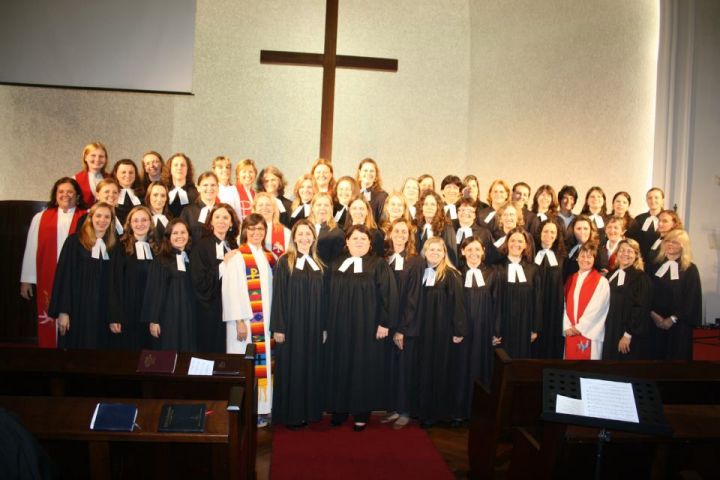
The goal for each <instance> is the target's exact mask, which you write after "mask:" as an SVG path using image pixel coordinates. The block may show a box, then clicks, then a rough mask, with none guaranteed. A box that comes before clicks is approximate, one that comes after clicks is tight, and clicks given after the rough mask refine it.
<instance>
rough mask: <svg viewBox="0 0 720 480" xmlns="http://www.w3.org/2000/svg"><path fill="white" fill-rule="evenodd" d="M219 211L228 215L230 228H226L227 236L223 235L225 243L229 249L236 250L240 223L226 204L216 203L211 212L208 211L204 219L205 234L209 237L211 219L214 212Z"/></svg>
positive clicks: (233, 210) (231, 208) (211, 229)
mask: <svg viewBox="0 0 720 480" xmlns="http://www.w3.org/2000/svg"><path fill="white" fill-rule="evenodd" d="M220 209H222V210H225V211H226V212H228V214H229V215H230V228H228V231H227V234H226V235H225V241H226V242H227V243H228V245H229V246H230V248H231V249H232V248H237V246H238V244H237V237H238V234H239V233H240V221H239V220H238V217H237V213H235V209H234V208H233V207H231V206H230V205H228V204H227V203H222V202H221V203H216V204H215V206H214V207H213V208H212V210H210V213H209V214H208V216H207V218H205V234H206V235H210V234H211V233H212V231H213V228H212V225H211V224H212V218H213V215H214V214H215V212H217V211H218V210H220Z"/></svg>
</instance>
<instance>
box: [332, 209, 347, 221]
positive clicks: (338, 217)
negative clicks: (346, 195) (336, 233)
mask: <svg viewBox="0 0 720 480" xmlns="http://www.w3.org/2000/svg"><path fill="white" fill-rule="evenodd" d="M345 210H346V208H345V207H342V208H341V209H340V210H338V211H337V213H336V214H335V223H337V222H339V221H340V219H341V218H342V215H343V213H345Z"/></svg>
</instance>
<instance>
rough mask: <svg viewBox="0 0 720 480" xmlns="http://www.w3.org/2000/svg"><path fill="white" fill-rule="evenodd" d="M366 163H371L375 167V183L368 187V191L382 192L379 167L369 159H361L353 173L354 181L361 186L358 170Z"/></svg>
mask: <svg viewBox="0 0 720 480" xmlns="http://www.w3.org/2000/svg"><path fill="white" fill-rule="evenodd" d="M366 163H372V164H373V166H375V183H373V184H372V187H370V189H371V190H382V177H381V176H380V167H379V166H378V164H377V162H376V161H375V160H373V159H372V158H370V157H367V158H363V159H362V160H360V163H358V167H357V171H356V172H355V181H356V182H357V183H358V185H361V183H360V170H361V169H362V167H363V165H365V164H366Z"/></svg>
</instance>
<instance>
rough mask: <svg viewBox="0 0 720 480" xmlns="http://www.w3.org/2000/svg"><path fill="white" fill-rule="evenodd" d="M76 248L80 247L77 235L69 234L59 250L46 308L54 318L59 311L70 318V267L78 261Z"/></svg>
mask: <svg viewBox="0 0 720 480" xmlns="http://www.w3.org/2000/svg"><path fill="white" fill-rule="evenodd" d="M78 248H82V245H80V241H79V240H78V238H77V235H75V234H73V235H70V236H69V237H68V238H67V240H65V243H64V244H63V247H62V250H60V258H59V259H58V264H57V267H56V269H55V280H54V283H53V289H52V298H51V299H50V306H49V308H48V315H49V316H51V317H53V318H56V317H57V316H58V315H60V314H61V313H67V314H68V315H70V318H71V319H72V314H73V312H72V289H73V287H74V285H73V282H72V268H73V266H74V265H77V262H78V258H77V257H78V255H77V252H78Z"/></svg>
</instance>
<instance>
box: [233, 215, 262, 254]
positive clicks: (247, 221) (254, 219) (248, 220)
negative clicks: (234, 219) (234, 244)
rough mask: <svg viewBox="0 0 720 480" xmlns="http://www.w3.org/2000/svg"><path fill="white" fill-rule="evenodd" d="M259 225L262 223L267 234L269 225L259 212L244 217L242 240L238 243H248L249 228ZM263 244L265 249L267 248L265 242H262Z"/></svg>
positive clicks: (241, 232)
mask: <svg viewBox="0 0 720 480" xmlns="http://www.w3.org/2000/svg"><path fill="white" fill-rule="evenodd" d="M257 225H262V226H263V228H264V229H265V233H266V234H267V229H268V225H267V223H266V222H265V218H263V216H262V215H260V214H259V213H251V214H250V215H248V216H247V217H245V218H243V221H242V226H241V227H240V240H239V242H238V243H240V244H241V245H242V244H245V243H247V229H248V228H249V227H255V226H257ZM262 246H263V250H266V249H265V242H262Z"/></svg>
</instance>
